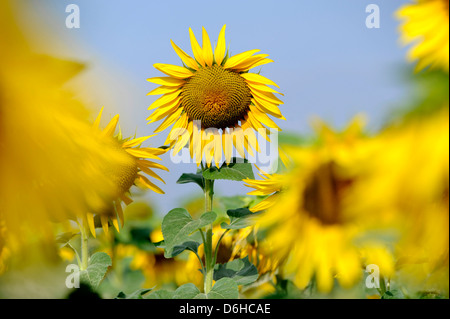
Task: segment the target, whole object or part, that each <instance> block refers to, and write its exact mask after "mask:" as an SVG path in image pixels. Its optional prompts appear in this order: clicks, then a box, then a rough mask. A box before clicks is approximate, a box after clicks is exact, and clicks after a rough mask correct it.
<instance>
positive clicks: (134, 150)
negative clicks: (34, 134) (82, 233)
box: [86, 108, 168, 237]
mask: <svg viewBox="0 0 450 319" xmlns="http://www.w3.org/2000/svg"><path fill="white" fill-rule="evenodd" d="M102 113H103V108H102V109H101V111H100V113H99V115H98V117H97V119H96V120H95V122H94V128H95V129H98V127H99V124H100V121H101V117H102ZM118 122H119V115H116V116H114V117H113V118H112V119H111V121H110V122H109V123H108V124H107V125H106V127H105V128H104V129H103V130H102V132H101V135H102V136H103V137H104V138H108V139H109V142H110V145H109V146H110V147H111V148H112V149H116V150H117V151H118V152H121V153H122V154H123V161H122V162H121V163H120V164H119V165H114V166H106V169H105V174H106V175H107V176H110V178H111V180H112V181H113V183H114V185H115V188H116V192H115V197H114V200H113V205H112V206H113V209H111V210H103V211H101V212H100V213H97V214H98V215H99V217H100V222H101V225H102V227H103V231H104V232H105V233H108V225H109V221H110V220H111V221H112V224H113V225H114V227H115V228H116V230H117V231H119V223H118V219H119V220H120V223H121V226H122V227H123V223H124V215H123V210H122V202H124V203H125V204H126V205H128V204H130V203H131V202H132V199H131V198H130V196H131V194H130V188H131V187H132V186H133V185H138V186H141V187H143V188H148V189H151V190H152V191H154V192H156V193H158V194H164V191H163V190H161V188H159V187H158V186H156V185H155V184H154V183H152V182H151V181H150V180H149V179H148V178H147V177H146V176H145V175H144V174H147V175H149V176H151V177H153V178H155V179H157V180H159V181H161V182H163V183H164V180H163V179H162V178H161V177H159V176H158V175H157V174H156V173H155V172H154V171H153V170H152V169H155V168H156V169H163V170H168V169H167V168H166V167H165V166H163V165H161V164H158V163H155V162H153V161H150V160H149V159H151V160H161V158H160V157H158V156H159V155H162V154H164V153H165V152H166V150H165V149H163V148H151V147H141V146H140V145H141V144H142V143H143V142H145V141H146V140H148V139H149V138H150V137H152V136H154V135H150V136H144V137H139V138H131V137H130V138H122V132H121V131H120V130H119V133H118V134H117V135H114V132H115V131H116V127H117V123H118ZM86 219H87V223H88V225H89V229H90V231H91V233H92V235H93V236H94V237H95V221H94V213H87V216H86Z"/></svg>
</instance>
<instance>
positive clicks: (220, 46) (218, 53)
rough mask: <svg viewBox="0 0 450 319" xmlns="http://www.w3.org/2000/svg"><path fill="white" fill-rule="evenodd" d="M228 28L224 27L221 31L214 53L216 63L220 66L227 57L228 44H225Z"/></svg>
mask: <svg viewBox="0 0 450 319" xmlns="http://www.w3.org/2000/svg"><path fill="white" fill-rule="evenodd" d="M226 27H227V26H226V25H224V26H223V27H222V30H220V33H219V38H218V40H217V45H216V50H215V51H214V58H215V59H216V63H217V64H218V65H221V64H222V61H223V58H224V57H225V51H226V43H225V28H226Z"/></svg>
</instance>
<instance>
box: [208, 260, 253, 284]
mask: <svg viewBox="0 0 450 319" xmlns="http://www.w3.org/2000/svg"><path fill="white" fill-rule="evenodd" d="M258 277H259V274H258V270H257V269H256V267H255V266H254V265H253V264H252V263H251V262H250V261H249V260H248V256H247V257H245V258H242V259H235V260H233V261H230V262H228V263H226V264H218V265H216V267H215V269H214V280H216V281H217V280H219V279H221V278H230V279H232V280H234V281H235V282H236V284H238V285H248V284H251V283H253V282H255V281H256V280H257V279H258Z"/></svg>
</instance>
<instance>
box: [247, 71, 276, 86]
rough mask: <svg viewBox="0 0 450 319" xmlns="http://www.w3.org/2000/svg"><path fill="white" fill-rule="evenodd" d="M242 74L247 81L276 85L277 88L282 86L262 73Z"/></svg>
mask: <svg viewBox="0 0 450 319" xmlns="http://www.w3.org/2000/svg"><path fill="white" fill-rule="evenodd" d="M241 76H242V77H243V78H244V79H246V80H247V81H250V82H253V83H258V84H267V85H273V86H276V87H277V88H280V87H279V86H278V85H277V84H276V83H275V82H273V81H272V80H269V79H268V78H266V77H264V76H262V75H260V74H256V73H242V74H241Z"/></svg>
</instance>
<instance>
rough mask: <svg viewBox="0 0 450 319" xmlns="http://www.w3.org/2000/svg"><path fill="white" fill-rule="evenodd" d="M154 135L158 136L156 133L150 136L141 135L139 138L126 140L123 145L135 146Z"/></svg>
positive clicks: (125, 146) (124, 146)
mask: <svg viewBox="0 0 450 319" xmlns="http://www.w3.org/2000/svg"><path fill="white" fill-rule="evenodd" d="M153 136H156V134H153V135H149V136H143V137H139V138H135V139H132V140H129V141H126V142H124V143H123V144H122V147H123V148H127V147H134V146H137V145H140V144H142V143H143V142H145V141H146V140H148V139H149V138H150V137H153Z"/></svg>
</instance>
